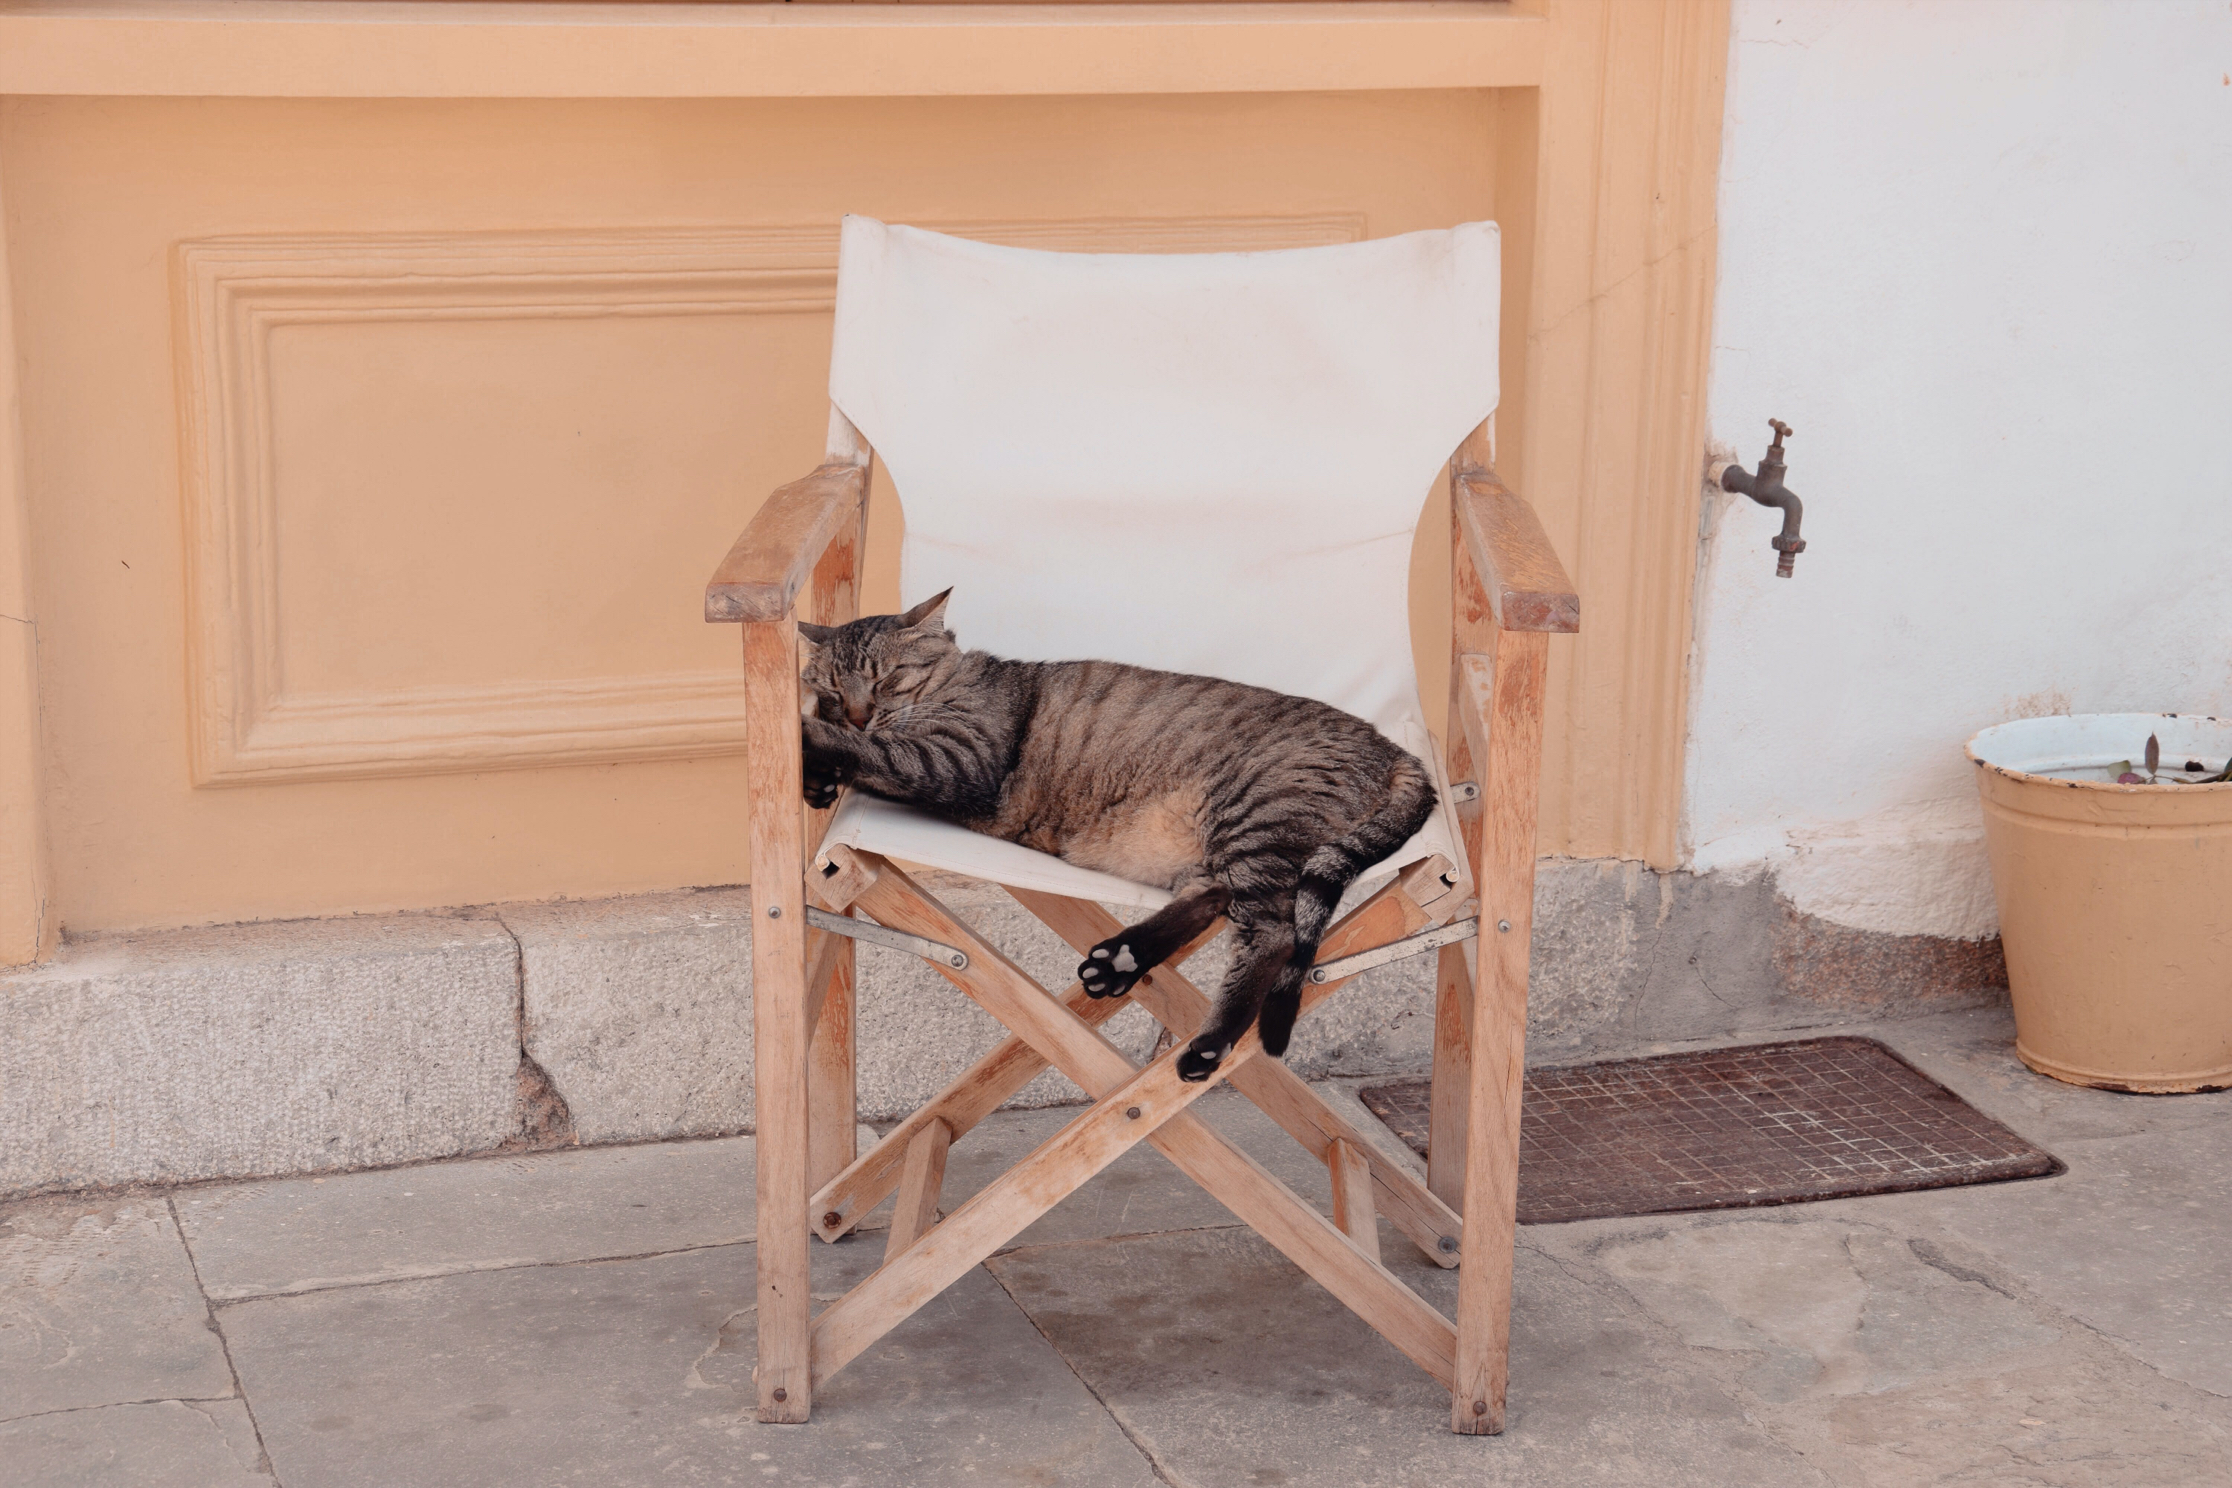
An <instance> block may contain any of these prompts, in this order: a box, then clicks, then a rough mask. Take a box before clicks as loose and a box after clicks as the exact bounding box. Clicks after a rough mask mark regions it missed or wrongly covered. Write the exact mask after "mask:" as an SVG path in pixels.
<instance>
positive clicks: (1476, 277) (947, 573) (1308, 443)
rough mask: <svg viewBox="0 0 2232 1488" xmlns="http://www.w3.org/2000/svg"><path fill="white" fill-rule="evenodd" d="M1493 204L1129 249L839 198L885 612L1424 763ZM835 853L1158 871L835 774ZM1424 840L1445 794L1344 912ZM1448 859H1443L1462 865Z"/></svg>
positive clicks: (1483, 400)
mask: <svg viewBox="0 0 2232 1488" xmlns="http://www.w3.org/2000/svg"><path fill="white" fill-rule="evenodd" d="M1497 248H1498V244H1497V234H1496V228H1495V225H1494V224H1493V223H1473V224H1469V225H1467V226H1463V227H1458V228H1453V229H1449V230H1447V231H1440V232H1422V233H1411V234H1408V235H1405V236H1403V237H1397V238H1386V239H1381V240H1378V241H1375V242H1368V243H1357V244H1351V245H1344V246H1341V247H1334V248H1303V249H1292V250H1286V251H1280V252H1269V253H1219V254H1186V255H1123V254H1089V253H1048V252H1041V251H1037V250H1031V249H1022V248H1004V247H995V246H992V245H990V244H984V243H976V242H970V241H968V240H965V239H961V238H954V237H948V236H946V235H944V234H941V233H933V232H925V231H922V230H920V229H918V228H909V227H895V226H888V225H886V224H884V223H881V222H876V221H872V220H870V219H867V218H863V217H848V218H847V219H845V226H844V236H843V248H842V252H841V255H840V259H839V267H838V297H837V325H836V335H835V343H834V348H833V351H832V358H831V369H830V397H831V400H832V401H833V402H834V403H835V405H836V406H837V407H838V408H839V409H841V410H843V412H844V414H845V416H846V417H847V418H848V419H850V420H851V422H852V423H853V424H854V426H856V427H857V428H858V429H859V430H860V432H861V434H862V435H864V436H865V437H866V439H867V441H868V442H869V443H870V444H871V445H873V446H874V447H875V449H876V450H877V452H878V454H879V455H880V456H881V457H882V459H883V460H884V462H885V467H886V469H887V470H889V472H890V474H891V478H892V482H893V484H894V486H895V487H896V488H897V490H898V492H899V497H900V501H901V504H902V506H903V508H904V510H905V513H906V522H907V527H906V538H905V542H904V545H903V546H902V548H901V550H900V604H901V606H902V607H904V606H907V605H912V604H914V603H915V602H917V601H918V600H921V599H927V598H928V597H930V596H931V595H933V594H936V593H937V592H938V591H939V590H941V589H946V588H951V589H952V590H953V599H952V601H951V602H950V604H949V605H948V606H947V610H946V623H947V626H948V628H949V629H951V630H953V631H954V632H955V633H956V634H957V635H958V636H959V637H960V639H961V642H962V644H963V645H966V646H972V647H981V648H983V649H986V650H989V651H992V652H994V653H996V654H998V655H1002V656H1009V657H1018V658H1023V659H1030V660H1065V659H1076V658H1086V657H1098V658H1104V659H1108V660H1113V661H1125V662H1132V663H1135V664H1137V665H1140V666H1150V667H1157V668H1161V669H1163V670H1166V671H1180V672H1198V673H1202V674H1205V675H1211V676H1219V677H1228V678H1231V679H1233V680H1235V681H1241V682H1250V683H1254V684H1256V685H1258V686H1263V687H1270V688H1275V689H1277V690H1279V691H1282V692H1289V693H1295V694H1299V695H1301V696H1305V697H1313V698H1317V699H1319V700H1320V701H1323V702H1327V703H1331V704H1333V705H1334V706H1336V707H1340V708H1345V709H1347V710H1348V711H1350V712H1352V713H1355V714H1358V715H1359V716H1361V717H1364V718H1366V719H1369V720H1370V721H1371V722H1372V723H1373V724H1375V725H1377V726H1378V727H1379V729H1380V730H1381V732H1383V733H1385V734H1386V735H1387V736H1388V737H1390V738H1391V739H1393V740H1394V741H1395V742H1396V743H1398V744H1400V745H1402V746H1403V747H1404V748H1405V749H1408V750H1409V751H1410V752H1411V753H1413V754H1415V755H1417V756H1418V757H1419V758H1420V759H1422V760H1426V761H1429V762H1436V763H1433V764H1430V766H1429V768H1434V769H1435V770H1436V772H1437V775H1438V773H1439V770H1438V752H1437V750H1436V748H1435V746H1434V742H1433V739H1432V737H1431V735H1430V734H1429V733H1428V732H1427V729H1426V724H1425V716H1424V710H1423V708H1421V706H1420V704H1419V698H1418V688H1417V685H1416V680H1415V678H1416V671H1415V668H1414V664H1413V661H1412V657H1411V637H1410V609H1409V588H1410V557H1411V544H1412V539H1413V535H1414V533H1415V530H1416V528H1417V525H1418V518H1419V512H1420V509H1421V508H1422V507H1423V505H1424V503H1425V500H1426V497H1427V495H1428V494H1429V491H1430V488H1431V486H1432V484H1433V481H1434V477H1435V476H1436V475H1437V474H1438V473H1439V471H1440V470H1441V467H1442V466H1443V464H1444V463H1445V462H1446V461H1447V460H1448V458H1449V452H1450V451H1451V450H1452V449H1454V448H1455V447H1456V445H1457V442H1458V441H1459V440H1461V439H1463V438H1464V436H1465V434H1466V432H1467V431H1468V430H1470V429H1472V428H1474V427H1475V426H1476V425H1478V424H1479V423H1480V422H1481V421H1482V420H1483V419H1485V418H1487V417H1488V415H1489V414H1490V413H1492V412H1493V411H1494V409H1495V403H1496V362H1495V346H1496V329H1497V303H1498V295H1499V283H1498V276H1499V272H1500V270H1499V262H1498V252H1497ZM840 844H841V845H844V846H849V847H854V848H859V849H864V850H868V851H873V852H878V853H883V854H886V855H888V856H892V857H897V858H902V859H905V860H908V861H911V862H916V863H922V864H925V865H928V866H931V867H936V868H942V869H947V870H949V871H952V872H957V873H966V874H970V875H973V876H975V877H979V878H984V879H989V880H991V881H993V882H997V883H1009V884H1019V885H1022V886H1025V887H1029V888H1034V889H1039V890H1042V891H1044V892H1048V893H1058V894H1066V895H1070V896H1073V897H1079V898H1090V899H1096V900H1100V901H1103V902H1108V903H1120V904H1130V905H1138V906H1142V907H1146V908H1154V907H1157V906H1159V905H1161V904H1163V903H1165V902H1166V901H1167V899H1168V897H1169V896H1168V895H1167V894H1165V893H1163V892H1162V891H1161V890H1160V889H1158V888H1154V887H1151V886H1148V885H1144V884H1134V883H1130V882H1128V881H1126V880H1123V879H1119V878H1115V877H1112V876H1111V875H1108V874H1105V873H1096V872H1093V871H1091V870H1089V869H1084V868H1079V867H1076V866H1074V865H1071V864H1068V863H1064V862H1061V861H1060V860H1058V859H1055V858H1052V857H1049V856H1047V855H1046V854H1043V853H1038V852H1033V851H1032V850H1030V849H1028V848H1024V847H1020V846H1017V845H1015V844H1013V843H1004V842H998V841H994V840H992V839H988V838H985V837H982V836H979V835H977V834H975V833H972V832H968V831H965V830H963V829H961V828H958V827H954V826H952V825H950V824H947V823H944V822H941V821H938V820H936V819H935V818H932V817H929V816H927V815H925V814H923V813H921V812H917V811H912V810H910V809H908V808H906V807H902V806H896V805H893V804H892V803H890V802H885V801H873V800H870V799H868V798H865V797H863V796H860V795H857V794H856V795H854V796H852V797H851V798H850V799H849V800H848V801H847V803H846V804H845V806H844V807H843V808H842V809H841V810H840V811H839V812H838V814H837V816H836V818H835V820H834V821H832V823H831V825H830V831H829V835H828V837H827V839H826V840H825V843H824V844H823V846H824V849H825V851H826V848H827V847H828V846H832V845H840ZM1429 856H1439V857H1440V858H1441V859H1442V860H1443V861H1444V862H1445V863H1447V864H1449V865H1451V866H1452V868H1453V869H1454V868H1456V867H1457V865H1459V864H1460V863H1461V861H1462V854H1461V853H1460V852H1459V851H1458V849H1457V847H1456V834H1455V830H1454V826H1453V818H1452V816H1451V812H1450V806H1449V803H1448V799H1447V792H1446V790H1445V791H1444V792H1443V810H1442V811H1439V812H1437V813H1435V815H1434V816H1433V817H1432V818H1430V819H1429V821H1428V823H1427V825H1426V827H1425V828H1424V829H1423V830H1421V831H1420V832H1419V834H1418V835H1417V836H1416V837H1415V838H1413V839H1412V841H1411V842H1409V843H1407V844H1405V845H1404V847H1403V848H1402V849H1400V850H1399V851H1398V852H1396V853H1395V854H1394V855H1393V856H1391V857H1390V858H1388V859H1387V860H1386V862H1384V863H1382V864H1380V865H1379V866H1378V867H1376V868H1375V869H1373V870H1371V871H1369V872H1367V873H1366V874H1365V875H1364V876H1363V877H1362V878H1361V879H1359V881H1358V883H1357V885H1355V886H1354V887H1352V889H1351V890H1350V896H1349V899H1348V900H1346V901H1344V904H1347V903H1353V902H1356V901H1357V900H1359V899H1361V898H1362V897H1364V895H1365V894H1366V893H1367V892H1369V890H1370V889H1372V888H1374V887H1377V886H1378V885H1379V884H1381V883H1384V882H1385V881H1386V879H1387V878H1388V876H1389V875H1390V874H1391V873H1392V872H1393V871H1395V870H1398V869H1401V868H1403V867H1406V866H1408V865H1409V864H1411V863H1414V862H1417V861H1419V860H1420V859H1422V858H1426V857H1429ZM1457 876H1458V877H1460V878H1461V874H1459V875H1457Z"/></svg>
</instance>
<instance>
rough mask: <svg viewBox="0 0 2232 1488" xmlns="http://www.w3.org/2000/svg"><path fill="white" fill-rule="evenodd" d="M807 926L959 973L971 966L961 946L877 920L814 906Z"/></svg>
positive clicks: (809, 910) (809, 913)
mask: <svg viewBox="0 0 2232 1488" xmlns="http://www.w3.org/2000/svg"><path fill="white" fill-rule="evenodd" d="M806 923H807V924H809V925H811V926H813V927H814V928H815V929H816V930H827V931H828V932H829V933H830V934H832V935H843V936H846V937H848V938H850V939H853V940H865V941H867V942H868V943H869V944H870V945H880V946H884V947H887V948H888V949H890V950H894V951H905V952H906V953H907V954H909V955H911V956H920V957H921V958H922V959H923V960H925V961H935V962H937V963H938V964H939V965H940V966H950V967H952V968H953V969H954V970H955V971H964V970H966V969H967V968H968V965H969V953H968V952H967V951H964V950H961V949H959V948H958V947H955V946H949V945H943V944H940V943H939V942H937V941H935V940H925V939H923V938H922V937H921V936H919V935H909V934H908V933H907V932H906V931H904V930H893V929H890V928H888V927H886V926H883V925H879V924H877V923H876V922H875V921H873V920H859V919H855V918H853V917H852V916H851V915H841V914H831V913H830V912H829V911H828V910H826V909H817V908H815V907H814V906H813V905H811V904H809V905H807V906H806Z"/></svg>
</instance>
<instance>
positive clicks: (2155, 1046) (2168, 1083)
mask: <svg viewBox="0 0 2232 1488" xmlns="http://www.w3.org/2000/svg"><path fill="white" fill-rule="evenodd" d="M2149 734H2152V735H2154V736H2155V737H2156V738H2157V739H2158V740H2159V741H2160V745H2161V756H2160V758H2161V766H2160V769H2159V771H2158V775H2157V779H2158V780H2159V782H2160V783H2156V784H2145V785H2119V784H2117V783H2116V776H2117V774H2118V773H2119V772H2120V771H2121V770H2123V769H2124V768H2126V767H2127V764H2126V762H2128V768H2130V769H2132V770H2134V771H2136V772H2137V773H2141V774H2144V773H2145V771H2146V766H2145V764H2144V762H2143V761H2144V759H2145V755H2146V748H2147V736H2148V735H2149ZM1968 752H1969V758H1970V759H1972V760H1974V761H1975V762H1976V767H1977V769H1976V781H1977V787H1978V789H1979V790H1980V791H1981V792H1982V793H1983V797H1984V838H1985V845H1986V848H1987V849H1988V851H1989V852H1990V855H1991V860H1992V888H1993V892H1994V893H1995V894H1996V895H1997V896H1998V899H1999V912H2000V935H2001V939H2002V941H2003V943H2004V944H2005V946H2006V950H2007V978H2008V983H2009V986H2010V988H2011V990H2012V992H2013V996H2014V1002H2015V1052H2016V1053H2018V1054H2019V1055H2021V1056H2022V1059H2023V1062H2024V1063H2025V1064H2027V1065H2029V1066H2030V1067H2031V1068H2032V1069H2034V1070H2037V1071H2038V1072H2039V1073H2040V1074H2046V1075H2052V1076H2053V1077H2054V1078H2055V1079H2057V1080H2069V1081H2072V1082H2074V1083H2076V1084H2079V1085H2100V1086H2106V1087H2107V1088H2109V1089H2111V1090H2142V1091H2155V1092H2167V1091H2187V1090H2215V1089H2222V1088H2224V1087H2226V1086H2232V784H2225V785H2187V784H2182V783H2176V782H2174V781H2173V779H2172V777H2174V776H2175V777H2180V778H2183V777H2186V776H2188V775H2190V774H2194V773H2197V772H2190V771H2188V770H2186V769H2185V768H2184V767H2185V766H2186V765H2187V764H2188V763H2192V764H2197V765H2202V766H2205V767H2207V768H2206V773H2214V772H2216V771H2218V770H2221V769H2222V768H2223V767H2224V764H2225V760H2226V756H2227V755H2228V754H2232V720H2226V719H2220V718H2199V717H2179V716H2178V715H2176V714H2166V713H2108V714H2092V715H2088V716H2085V717H2078V718H2026V719H2023V720H2020V721H2019V722H2015V723H2003V724H2001V725H2000V726H1999V727H1997V728H1989V729H1986V730H1985V731H1984V732H1983V733H1981V734H1978V735H1977V736H1976V737H1975V738H1974V739H1971V740H1970V741H1969V746H1968Z"/></svg>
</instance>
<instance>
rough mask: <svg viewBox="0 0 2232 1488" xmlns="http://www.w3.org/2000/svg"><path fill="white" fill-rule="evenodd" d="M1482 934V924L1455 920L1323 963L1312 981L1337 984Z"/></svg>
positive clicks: (1318, 967)
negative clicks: (1377, 968) (1358, 974)
mask: <svg viewBox="0 0 2232 1488" xmlns="http://www.w3.org/2000/svg"><path fill="white" fill-rule="evenodd" d="M1479 933H1480V921H1479V920H1477V919H1473V920H1453V921H1451V922H1450V923H1449V924H1447V925H1443V926H1440V927H1438V928H1436V929H1433V930H1427V931H1424V932H1422V933H1420V934H1417V935H1413V936H1410V937H1408V938H1407V939H1404V940H1391V941H1389V942H1388V943H1387V944H1386V945H1383V946H1378V947H1375V948H1373V949H1372V950H1369V951H1358V952H1357V953H1356V954H1355V955H1353V956H1343V957H1342V958H1341V959H1340V960H1338V961H1320V962H1319V963H1318V964H1317V965H1315V966H1313V967H1311V968H1310V980H1311V981H1313V982H1316V983H1319V984H1323V983H1326V982H1337V981H1339V980H1341V979H1342V978H1343V977H1352V976H1355V975H1356V974H1357V973H1358V972H1360V971H1370V970H1371V969H1372V968H1373V967H1375V966H1385V965H1386V964H1387V963H1388V962H1390V961H1400V960H1402V959H1404V958H1405V957H1406V956H1422V955H1424V954H1425V953H1426V952H1428V951H1438V950H1440V949H1441V948H1442V947H1443V946H1445V945H1455V944H1457V942H1459V941H1461V940H1471V939H1472V938H1473V937H1474V936H1475V935H1478V934H1479Z"/></svg>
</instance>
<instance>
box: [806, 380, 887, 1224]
mask: <svg viewBox="0 0 2232 1488" xmlns="http://www.w3.org/2000/svg"><path fill="white" fill-rule="evenodd" d="M830 418H831V421H832V423H831V434H832V436H833V437H834V436H835V435H836V434H837V432H838V431H837V428H836V424H837V422H838V421H840V420H843V419H844V415H843V414H841V413H838V412H837V411H836V410H835V409H834V408H833V409H831V411H830ZM844 427H845V429H847V430H851V429H852V425H851V424H850V423H849V422H847V423H845V424H844ZM852 438H853V440H854V441H855V448H854V451H853V452H851V453H857V458H858V461H859V463H861V464H867V463H869V462H870V459H871V456H870V454H869V453H868V448H867V446H866V445H865V444H860V443H858V440H859V434H858V431H856V430H855V431H853V434H852ZM867 515H868V512H867V503H866V502H865V501H863V502H862V503H861V510H860V512H859V513H858V515H856V516H855V518H854V519H853V521H852V522H851V523H850V524H848V525H847V526H846V528H845V530H844V531H842V532H840V533H838V534H837V535H836V536H835V537H834V538H832V539H830V543H829V547H828V549H827V550H826V551H825V552H823V554H822V556H821V561H820V562H819V563H817V564H815V565H814V574H813V578H812V579H811V580H810V581H809V582H808V584H807V587H806V590H805V592H804V593H803V594H801V595H800V596H799V607H800V611H801V613H802V614H803V615H804V617H805V618H806V619H808V620H811V621H813V622H814V623H815V624H816V625H841V624H843V623H844V622H845V621H847V620H852V619H856V618H858V617H859V614H860V562H861V552H862V548H863V545H864V543H865V541H866V539H865V532H866V521H867ZM835 809H836V808H834V807H832V808H830V810H828V811H810V812H808V813H807V814H806V830H805V836H804V838H803V839H802V847H801V850H800V864H799V871H800V872H805V871H806V869H807V867H808V866H809V861H808V860H810V859H811V858H812V856H813V854H814V852H815V850H816V849H817V848H819V847H820V846H821V840H822V834H823V833H824V832H825V831H827V830H828V827H829V818H830V816H831V815H832V814H833V813H834V811H835ZM818 974H819V973H818V972H817V975H818ZM828 978H829V979H828V981H827V982H826V983H824V984H823V985H822V986H819V987H808V988H807V989H806V991H807V996H808V1001H809V1005H810V1006H816V1005H817V1004H815V1001H814V1000H815V999H817V998H818V999H819V1002H818V1015H817V1016H816V1017H815V1018H814V1020H813V1026H812V1029H811V1034H810V1037H811V1039H812V1044H811V1048H810V1050H809V1052H808V1055H807V1065H808V1074H807V1080H806V1092H807V1094H806V1098H807V1107H808V1116H807V1146H808V1155H807V1163H806V1170H807V1171H806V1186H807V1190H808V1191H809V1192H814V1191H817V1190H819V1189H820V1188H821V1187H822V1185H824V1184H826V1183H828V1182H829V1181H830V1180H831V1179H832V1178H835V1177H836V1176H837V1175H838V1174H839V1173H842V1172H843V1171H845V1169H846V1168H848V1167H850V1166H852V1162H853V1159H854V1158H855V1157H857V1156H859V1155H860V1154H859V1143H858V1136H857V1134H858V1132H859V1130H860V1127H859V1123H858V1107H857V1105H856V1103H855V1099H854V1071H855V1069H856V1067H857V1066H856V1058H855V1056H856V1050H855V1047H854V1040H855V1025H854V1017H853V1013H854V1007H853V996H854V988H855V981H854V972H853V943H852V942H851V941H850V940H843V939H840V944H839V945H838V946H837V948H836V952H835V958H834V961H833V963H832V966H831V969H830V971H829V973H828Z"/></svg>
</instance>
